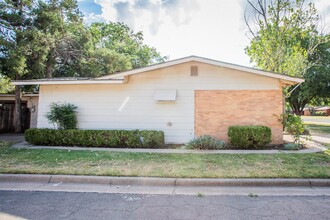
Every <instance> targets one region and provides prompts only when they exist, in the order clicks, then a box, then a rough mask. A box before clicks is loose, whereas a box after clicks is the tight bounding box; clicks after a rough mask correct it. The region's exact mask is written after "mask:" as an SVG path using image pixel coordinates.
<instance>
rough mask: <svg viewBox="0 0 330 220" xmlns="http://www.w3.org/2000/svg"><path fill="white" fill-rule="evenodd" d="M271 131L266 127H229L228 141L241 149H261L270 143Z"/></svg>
mask: <svg viewBox="0 0 330 220" xmlns="http://www.w3.org/2000/svg"><path fill="white" fill-rule="evenodd" d="M271 136H272V131H271V129H270V128H269V127H266V126H253V125H251V126H230V127H229V128H228V137H229V141H230V143H231V144H232V145H233V146H236V147H239V148H243V149H257V148H263V147H265V146H266V145H267V144H269V143H270V142H271Z"/></svg>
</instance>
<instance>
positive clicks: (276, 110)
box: [13, 56, 304, 143]
mask: <svg viewBox="0 0 330 220" xmlns="http://www.w3.org/2000/svg"><path fill="white" fill-rule="evenodd" d="M303 81H304V80H303V79H301V78H294V77H290V76H286V75H281V74H275V73H271V72H266V71H261V70H258V69H253V68H248V67H244V66H239V65H234V64H230V63H225V62H220V61H217V60H211V59H207V58H202V57H197V56H189V57H185V58H181V59H177V60H172V61H168V62H164V63H160V64H155V65H151V66H147V67H143V68H139V69H133V70H129V71H125V72H121V73H116V74H112V75H106V76H102V77H98V78H84V79H72V78H68V79H41V80H32V81H16V82H13V84H14V85H40V91H39V106H38V112H39V114H38V124H37V127H38V128H52V127H53V125H52V124H50V123H49V122H48V120H47V119H46V117H45V114H46V113H47V112H48V111H49V106H50V104H51V103H53V102H62V103H63V102H66V103H72V104H74V105H76V106H78V127H79V128H80V129H147V130H148V129H149V130H152V129H155V130H162V131H164V133H165V141H166V143H186V142H188V141H190V140H191V139H193V138H194V137H197V136H200V135H211V136H214V137H216V138H220V139H222V140H224V141H228V136H227V129H228V127H229V126H231V125H266V126H269V127H270V128H271V129H272V143H282V141H283V132H282V124H281V123H280V121H279V120H278V116H280V115H281V114H282V112H283V96H282V87H284V86H289V85H294V84H298V83H301V82H303Z"/></svg>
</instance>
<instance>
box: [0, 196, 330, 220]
mask: <svg viewBox="0 0 330 220" xmlns="http://www.w3.org/2000/svg"><path fill="white" fill-rule="evenodd" d="M0 198H1V199H0V213H1V214H0V219H1V218H4V217H8V216H11V217H20V218H26V219H157V220H158V219H300V220H302V219H308V220H310V219H318V220H320V219H330V209H329V207H330V197H329V196H257V195H249V196H205V195H202V194H199V195H191V196H187V195H150V194H148V195H144V194H113V193H86V192H79V193H78V192H35V191H4V190H2V191H0Z"/></svg>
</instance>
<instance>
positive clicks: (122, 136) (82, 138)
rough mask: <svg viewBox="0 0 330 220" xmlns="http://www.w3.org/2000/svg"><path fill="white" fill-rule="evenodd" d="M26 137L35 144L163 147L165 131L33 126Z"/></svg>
mask: <svg viewBox="0 0 330 220" xmlns="http://www.w3.org/2000/svg"><path fill="white" fill-rule="evenodd" d="M25 139H26V141H27V142H29V143H31V144H34V145H47V146H85V147H128V148H161V147H163V146H164V143H165V142H164V132H163V131H154V130H151V131H147V130H131V131H127V130H54V129H39V128H31V129H28V130H26V131H25Z"/></svg>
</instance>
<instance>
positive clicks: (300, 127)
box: [286, 115, 307, 144]
mask: <svg viewBox="0 0 330 220" xmlns="http://www.w3.org/2000/svg"><path fill="white" fill-rule="evenodd" d="M286 130H287V132H288V133H289V134H291V136H292V138H293V140H294V142H295V143H296V144H300V142H301V140H300V136H301V135H303V134H305V133H306V132H305V131H307V130H306V129H305V125H304V122H303V121H302V119H301V117H300V116H299V115H288V117H287V120H286Z"/></svg>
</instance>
